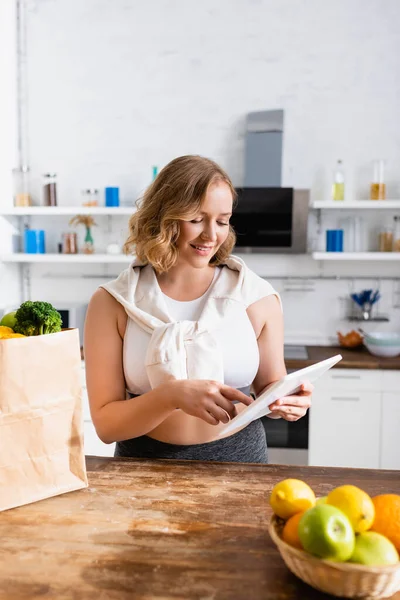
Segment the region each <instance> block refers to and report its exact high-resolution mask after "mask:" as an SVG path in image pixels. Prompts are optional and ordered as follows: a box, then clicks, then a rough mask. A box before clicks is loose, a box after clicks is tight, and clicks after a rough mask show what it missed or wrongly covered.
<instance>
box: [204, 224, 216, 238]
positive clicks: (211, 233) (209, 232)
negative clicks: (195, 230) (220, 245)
mask: <svg viewBox="0 0 400 600" xmlns="http://www.w3.org/2000/svg"><path fill="white" fill-rule="evenodd" d="M201 235H202V237H203V238H204V239H207V240H211V241H212V242H214V241H216V239H217V228H216V226H215V225H214V224H213V223H209V224H208V225H205V226H204V230H203V233H202V234H201Z"/></svg>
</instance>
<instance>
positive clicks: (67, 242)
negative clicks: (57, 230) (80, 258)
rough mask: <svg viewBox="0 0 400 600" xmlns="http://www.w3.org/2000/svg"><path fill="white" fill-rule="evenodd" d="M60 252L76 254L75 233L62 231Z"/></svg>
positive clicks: (76, 238) (76, 241)
mask: <svg viewBox="0 0 400 600" xmlns="http://www.w3.org/2000/svg"><path fill="white" fill-rule="evenodd" d="M62 253H63V254H78V236H77V235H76V233H71V232H69V233H63V235H62Z"/></svg>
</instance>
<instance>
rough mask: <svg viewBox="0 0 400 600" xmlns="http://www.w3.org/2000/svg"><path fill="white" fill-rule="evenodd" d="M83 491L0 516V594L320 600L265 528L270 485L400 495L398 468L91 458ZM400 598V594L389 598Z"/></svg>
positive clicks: (98, 599)
mask: <svg viewBox="0 0 400 600" xmlns="http://www.w3.org/2000/svg"><path fill="white" fill-rule="evenodd" d="M87 466H88V476H89V488H87V489H84V490H79V491H76V492H71V493H68V494H63V495H61V496H56V497H54V498H49V499H47V500H43V501H41V502H36V503H34V504H30V505H27V506H22V507H19V508H15V509H12V510H9V511H5V512H2V513H0V540H1V548H2V556H1V561H0V599H1V600H11V599H12V600H23V599H24V600H27V599H28V598H29V599H30V600H31V599H36V598H38V599H39V598H51V599H52V600H67V599H68V600H72V599H73V600H75V599H76V600H103V599H104V600H117V599H118V600H128V599H129V600H132V599H133V598H134V599H137V598H140V599H143V600H144V599H146V600H147V599H148V600H150V599H156V598H159V599H161V598H162V599H163V600H178V599H179V600H189V599H192V598H193V599H199V600H200V599H210V600H211V599H215V600H227V599H232V600H241V599H242V598H243V599H245V600H248V599H249V598H251V599H252V600H257V599H261V598H263V599H265V600H269V599H270V600H272V599H275V598H280V599H281V600H286V599H287V600H289V599H290V600H293V599H298V600H300V599H301V600H303V599H304V598H307V600H317V599H318V600H322V599H324V598H327V596H326V595H325V594H322V593H319V592H317V591H316V590H313V589H312V588H310V587H308V586H307V585H306V584H303V583H302V582H301V581H300V580H299V579H297V578H296V577H295V576H294V575H292V574H291V573H290V572H289V571H288V569H287V568H286V566H285V564H284V563H283V561H282V559H281V557H280V555H279V553H278V550H277V549H276V548H275V546H274V544H273V543H272V541H271V539H270V537H269V535H268V531H267V527H268V522H269V519H270V516H271V510H270V508H269V505H268V497H269V493H270V491H271V489H272V487H273V486H274V485H275V483H277V482H278V481H279V480H281V479H284V478H287V477H297V478H300V479H304V480H305V481H306V482H307V483H309V484H310V485H311V486H312V488H313V489H314V491H315V493H316V494H317V495H320V496H322V495H325V494H326V493H327V492H328V490H330V489H331V488H332V487H334V486H337V485H340V484H343V483H352V484H356V485H359V486H360V487H362V488H363V489H365V491H367V492H368V493H370V494H371V495H375V494H381V493H384V492H393V493H400V478H399V473H398V471H375V470H367V469H365V470H360V469H334V468H317V467H293V466H280V465H252V464H247V465H246V464H232V463H201V462H184V461H182V462H179V461H166V460H164V461H161V460H155V461H145V460H143V461H140V460H134V459H113V458H94V457H88V458H87ZM393 598H396V599H397V600H400V593H398V594H396V596H393Z"/></svg>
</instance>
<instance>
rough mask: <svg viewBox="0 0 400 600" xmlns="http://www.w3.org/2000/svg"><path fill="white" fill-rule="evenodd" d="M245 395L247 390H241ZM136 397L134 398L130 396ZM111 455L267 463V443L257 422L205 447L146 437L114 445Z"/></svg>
mask: <svg viewBox="0 0 400 600" xmlns="http://www.w3.org/2000/svg"><path fill="white" fill-rule="evenodd" d="M241 391H242V392H244V393H245V394H249V393H250V389H249V388H242V389H241ZM132 397H135V396H132ZM114 456H124V457H131V458H174V459H177V460H202V461H208V460H214V461H219V462H244V463H267V462H268V453H267V440H266V436H265V429H264V426H263V424H262V422H261V420H260V419H256V420H255V421H252V422H251V423H250V424H249V425H247V427H245V428H244V429H242V430H240V431H238V432H237V433H234V434H233V435H231V436H229V437H226V438H222V439H220V440H215V441H213V442H206V443H204V444H168V443H166V442H160V441H158V440H155V439H154V438H151V437H149V436H148V435H141V436H139V437H136V438H132V439H130V440H125V441H123V442H117V444H116V447H115V453H114Z"/></svg>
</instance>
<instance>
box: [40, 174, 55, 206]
mask: <svg viewBox="0 0 400 600" xmlns="http://www.w3.org/2000/svg"><path fill="white" fill-rule="evenodd" d="M43 196H44V205H45V206H57V175H56V174H55V173H45V174H44V175H43Z"/></svg>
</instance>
